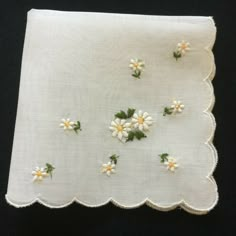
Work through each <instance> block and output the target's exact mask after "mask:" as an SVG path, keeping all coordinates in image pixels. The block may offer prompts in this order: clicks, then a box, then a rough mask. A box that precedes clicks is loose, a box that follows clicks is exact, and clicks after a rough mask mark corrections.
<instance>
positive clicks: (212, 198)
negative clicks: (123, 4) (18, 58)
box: [6, 10, 218, 214]
mask: <svg viewBox="0 0 236 236" xmlns="http://www.w3.org/2000/svg"><path fill="white" fill-rule="evenodd" d="M215 35H216V28H215V25H214V22H213V20H212V18H211V17H187V16H145V15H125V14H106V13H85V12H60V11H49V10H31V11H30V12H29V13H28V21H27V29H26V36H25V43H24V52H23V59H22V70H21V82H20V93H19V102H18V111H17V119H16V127H15V135H14V144H13V151H12V160H11V168H10V176H9V184H8V191H7V194H6V199H7V201H8V202H9V203H10V204H12V205H14V206H16V207H22V206H28V205H31V204H32V203H34V202H40V203H42V204H43V205H45V206H48V207H52V208H53V207H55V208H59V207H64V206H67V205H69V204H70V203H72V202H74V201H76V202H78V203H80V204H83V205H85V206H88V207H95V206H102V205H104V204H106V203H108V202H110V201H111V202H113V203H114V204H116V205H117V206H120V207H123V208H134V207H138V206H141V205H142V204H144V203H146V204H147V205H149V206H151V207H153V208H155V209H158V210H164V211H166V210H171V209H173V208H175V207H177V206H180V207H182V208H184V209H185V210H187V211H189V212H191V213H195V214H203V213H206V212H208V211H209V210H211V209H212V208H213V207H214V206H215V204H216V202H217V200H218V193H217V186H216V183H215V181H214V179H213V177H212V173H213V171H214V168H215V166H216V164H217V153H216V150H215V148H214V147H213V145H212V139H213V135H214V130H215V121H214V117H213V115H212V114H211V110H212V107H213V104H214V94H213V88H212V84H211V80H212V79H213V77H214V72H215V64H214V58H213V54H212V51H211V49H212V47H213V44H214V41H215Z"/></svg>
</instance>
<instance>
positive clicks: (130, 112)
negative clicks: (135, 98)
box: [127, 108, 135, 118]
mask: <svg viewBox="0 0 236 236" xmlns="http://www.w3.org/2000/svg"><path fill="white" fill-rule="evenodd" d="M134 112H135V109H132V108H129V109H128V111H127V118H131V117H132V116H133V114H134Z"/></svg>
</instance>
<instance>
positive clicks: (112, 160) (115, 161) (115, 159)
mask: <svg viewBox="0 0 236 236" xmlns="http://www.w3.org/2000/svg"><path fill="white" fill-rule="evenodd" d="M118 158H119V156H117V155H116V154H113V155H112V156H110V160H111V163H112V162H113V163H114V164H117V159H118Z"/></svg>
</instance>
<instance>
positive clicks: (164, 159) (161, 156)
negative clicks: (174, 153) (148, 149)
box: [159, 153, 169, 163]
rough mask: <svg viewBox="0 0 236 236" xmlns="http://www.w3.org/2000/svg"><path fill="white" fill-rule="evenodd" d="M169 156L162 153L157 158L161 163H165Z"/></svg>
mask: <svg viewBox="0 0 236 236" xmlns="http://www.w3.org/2000/svg"><path fill="white" fill-rule="evenodd" d="M168 156H169V154H168V153H162V154H160V155H159V157H160V158H161V163H163V162H165V161H168V158H167V157H168Z"/></svg>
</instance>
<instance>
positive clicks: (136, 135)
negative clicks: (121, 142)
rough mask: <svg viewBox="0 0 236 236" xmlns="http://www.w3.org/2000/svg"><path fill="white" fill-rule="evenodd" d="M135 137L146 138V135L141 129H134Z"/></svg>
mask: <svg viewBox="0 0 236 236" xmlns="http://www.w3.org/2000/svg"><path fill="white" fill-rule="evenodd" d="M135 137H136V139H138V140H140V139H142V138H146V137H147V136H146V135H145V134H144V133H143V132H142V131H141V130H136V131H135Z"/></svg>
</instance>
